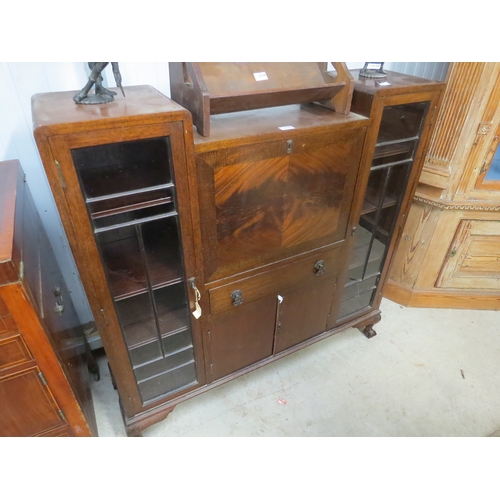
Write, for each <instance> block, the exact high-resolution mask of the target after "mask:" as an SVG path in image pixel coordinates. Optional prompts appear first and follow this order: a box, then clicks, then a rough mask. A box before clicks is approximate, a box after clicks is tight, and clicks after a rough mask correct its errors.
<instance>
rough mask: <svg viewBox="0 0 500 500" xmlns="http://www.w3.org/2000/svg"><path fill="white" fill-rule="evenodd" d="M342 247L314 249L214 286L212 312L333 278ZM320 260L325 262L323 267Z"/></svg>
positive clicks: (215, 312)
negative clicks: (274, 266)
mask: <svg viewBox="0 0 500 500" xmlns="http://www.w3.org/2000/svg"><path fill="white" fill-rule="evenodd" d="M342 248H343V245H338V246H336V247H335V248H333V249H332V248H330V249H328V250H324V251H320V252H314V254H311V255H309V256H307V257H305V258H303V259H300V260H297V261H295V262H293V263H291V264H287V265H284V266H280V267H278V268H275V269H273V270H272V271H268V272H262V273H260V274H256V275H254V276H251V277H250V278H246V279H243V280H239V281H235V282H233V283H230V284H228V285H224V286H221V287H218V288H213V289H211V290H209V297H210V312H211V314H220V313H222V312H224V311H229V310H231V309H234V308H235V307H237V306H238V305H241V304H246V303H249V302H253V301H256V300H259V299H261V298H263V297H266V296H269V295H272V294H283V293H284V292H286V291H288V290H290V289H292V288H295V287H297V286H299V285H304V284H308V283H312V282H313V281H314V280H321V281H322V280H323V279H324V278H332V277H333V276H335V275H336V274H337V272H338V271H339V266H340V259H341V258H342V257H341V252H342ZM321 263H323V266H322V269H321V268H320V267H321ZM321 271H322V272H321Z"/></svg>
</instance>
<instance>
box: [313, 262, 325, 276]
mask: <svg viewBox="0 0 500 500" xmlns="http://www.w3.org/2000/svg"><path fill="white" fill-rule="evenodd" d="M314 272H315V273H316V274H318V275H319V274H325V261H324V260H318V262H316V264H314Z"/></svg>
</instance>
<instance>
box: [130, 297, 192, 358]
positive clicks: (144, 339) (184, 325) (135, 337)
mask: <svg viewBox="0 0 500 500" xmlns="http://www.w3.org/2000/svg"><path fill="white" fill-rule="evenodd" d="M140 312H144V311H140ZM158 321H159V323H160V327H161V326H163V328H164V329H165V331H163V332H162V337H163V338H164V337H168V336H169V335H174V334H176V333H180V332H183V331H185V330H187V329H188V328H189V318H187V315H186V307H185V306H183V307H179V308H178V309H174V310H173V311H165V312H163V314H158ZM123 332H124V334H125V338H126V339H127V345H128V347H129V348H130V349H133V348H135V347H139V346H141V345H144V344H147V343H149V342H154V341H156V340H158V335H157V333H156V323H155V320H154V318H153V317H151V318H146V320H139V321H136V322H135V323H131V324H129V325H126V326H124V327H123Z"/></svg>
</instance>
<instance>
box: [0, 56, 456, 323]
mask: <svg viewBox="0 0 500 500" xmlns="http://www.w3.org/2000/svg"><path fill="white" fill-rule="evenodd" d="M363 64H364V63H362V62H360V63H356V62H352V63H348V67H349V68H351V69H354V68H360V67H362V66H363ZM447 64H448V63H386V64H385V66H384V67H385V68H386V69H390V70H393V71H400V72H406V73H408V74H413V75H417V76H424V77H427V78H433V79H438V80H443V79H444V78H445V76H446V69H447ZM120 72H121V75H122V79H123V85H124V86H130V85H144V84H147V85H152V86H153V87H155V88H156V89H158V90H159V91H160V92H163V93H164V94H165V95H167V96H170V82H169V74H168V63H161V62H148V63H134V62H128V63H122V62H121V63H120ZM105 73H106V74H105V80H107V83H108V84H109V86H114V78H113V74H112V71H111V68H110V67H108V68H106V70H105ZM87 74H88V69H87V65H86V63H81V62H80V63H74V62H66V63H54V62H52V63H43V62H37V63H28V62H23V63H16V62H8V63H0V161H5V160H14V159H18V160H19V161H20V162H21V165H22V166H23V169H24V171H25V173H26V179H27V182H28V185H29V187H30V190H31V192H32V194H33V198H34V200H35V204H36V206H37V208H38V211H39V213H40V216H41V218H42V221H43V224H44V226H45V228H46V230H47V233H48V237H49V240H50V241H51V243H52V246H53V247H54V252H55V254H56V257H57V260H58V262H59V264H60V266H61V269H62V271H63V274H64V277H65V278H66V282H67V285H68V288H69V289H70V291H71V293H72V297H73V301H74V303H75V307H76V310H77V312H78V315H79V317H80V320H81V321H82V322H83V323H86V322H88V321H90V320H91V319H92V314H91V312H90V308H89V306H88V303H87V300H86V298H85V294H84V292H83V288H82V285H81V282H80V280H79V277H78V273H77V270H76V267H75V264H74V261H73V258H72V255H71V252H70V250H69V246H68V242H67V240H66V236H65V234H64V230H63V228H62V225H61V221H60V218H59V215H58V212H57V209H56V206H55V203H54V199H53V197H52V193H51V191H50V188H49V185H48V182H47V178H46V176H45V172H44V170H43V167H42V164H41V161H40V157H39V155H38V150H37V148H36V145H35V142H34V139H33V130H32V120H31V96H32V95H33V94H37V93H42V92H57V91H64V90H79V89H80V88H81V87H83V85H84V84H85V82H86V75H87ZM105 83H106V81H105Z"/></svg>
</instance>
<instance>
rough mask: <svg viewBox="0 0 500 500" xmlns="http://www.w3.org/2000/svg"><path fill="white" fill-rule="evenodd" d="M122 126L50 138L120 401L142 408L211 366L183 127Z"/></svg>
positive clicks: (195, 379) (191, 384) (176, 391)
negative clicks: (203, 341)
mask: <svg viewBox="0 0 500 500" xmlns="http://www.w3.org/2000/svg"><path fill="white" fill-rule="evenodd" d="M113 134H114V135H116V134H117V133H116V131H113ZM118 135H119V137H113V140H112V142H109V138H107V135H106V134H103V133H102V132H101V133H91V132H89V133H82V134H72V135H69V136H64V137H53V138H51V146H52V148H53V154H54V157H55V158H56V159H57V162H58V163H59V166H58V168H59V169H60V172H61V176H62V178H63V179H64V181H65V184H66V186H65V195H66V200H67V203H68V207H69V210H70V213H71V218H72V222H73V227H74V228H75V229H77V230H78V234H77V235H76V237H77V238H78V239H79V243H80V245H81V246H80V248H79V249H78V251H77V256H79V258H77V260H78V262H77V264H79V267H80V272H81V273H82V275H83V274H87V275H88V274H90V283H91V285H90V286H92V288H93V290H91V291H92V292H95V295H94V300H91V302H92V304H93V310H94V314H95V316H96V320H98V321H99V322H100V326H102V333H101V336H102V340H103V344H104V347H105V349H106V353H107V355H108V358H109V361H110V365H111V368H112V370H113V375H114V378H115V381H116V384H117V386H118V389H119V391H120V397H121V401H122V404H123V405H124V406H125V407H126V406H127V405H130V404H132V406H133V411H134V412H137V411H138V409H140V408H141V407H143V406H147V405H148V404H149V403H151V402H153V401H158V400H159V399H161V398H167V397H169V396H171V395H174V394H175V395H176V394H179V393H180V392H181V391H183V390H187V389H188V388H193V387H195V386H196V385H198V384H200V382H201V381H202V378H201V379H200V373H201V374H203V372H204V370H203V368H202V369H200V368H199V363H200V357H199V355H198V354H197V352H196V342H197V334H196V332H195V328H196V327H197V325H196V320H195V319H194V318H193V317H192V315H191V311H192V310H193V309H194V304H193V300H194V299H193V290H192V289H191V287H190V286H189V283H188V280H189V279H190V278H195V270H194V260H193V241H192V232H191V221H190V202H189V191H188V184H187V179H186V174H185V171H186V168H185V162H186V158H185V155H184V152H183V151H184V149H183V140H184V138H183V129H182V127H181V126H180V124H177V123H171V124H161V125H154V126H149V127H137V128H134V127H130V128H126V129H124V130H122V131H120V132H119V134H118ZM82 268H86V269H82ZM100 330H101V328H100ZM202 377H203V375H202ZM130 402H131V403H130Z"/></svg>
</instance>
